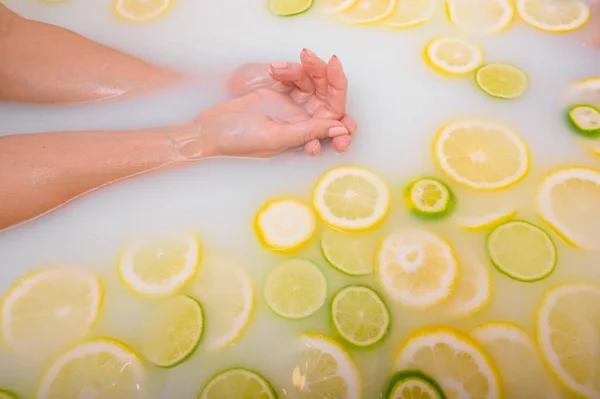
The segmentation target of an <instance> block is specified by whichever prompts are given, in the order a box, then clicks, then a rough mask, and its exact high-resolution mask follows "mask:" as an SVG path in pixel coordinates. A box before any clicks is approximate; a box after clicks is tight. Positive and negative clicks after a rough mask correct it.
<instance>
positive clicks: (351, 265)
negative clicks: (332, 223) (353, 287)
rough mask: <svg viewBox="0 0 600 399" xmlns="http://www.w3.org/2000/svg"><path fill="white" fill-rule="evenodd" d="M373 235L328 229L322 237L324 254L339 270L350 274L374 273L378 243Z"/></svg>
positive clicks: (363, 274)
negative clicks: (374, 260) (374, 259)
mask: <svg viewBox="0 0 600 399" xmlns="http://www.w3.org/2000/svg"><path fill="white" fill-rule="evenodd" d="M374 238H375V237H373V236H369V235H366V234H365V233H347V232H343V231H337V230H332V229H327V230H325V232H323V236H322V237H321V250H322V251H323V256H324V257H325V259H326V260H327V262H329V264H331V265H332V266H333V267H335V268H336V269H337V270H339V271H340V272H342V273H344V274H348V275H350V276H365V275H368V274H371V273H373V257H374V255H375V247H376V244H375V242H374Z"/></svg>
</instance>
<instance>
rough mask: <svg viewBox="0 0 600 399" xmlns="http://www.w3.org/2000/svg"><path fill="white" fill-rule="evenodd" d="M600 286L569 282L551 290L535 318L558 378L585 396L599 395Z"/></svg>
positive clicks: (541, 342)
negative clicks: (599, 305)
mask: <svg viewBox="0 0 600 399" xmlns="http://www.w3.org/2000/svg"><path fill="white" fill-rule="evenodd" d="M599 303H600V287H597V286H593V285H589V284H567V285H563V286H559V287H556V288H554V289H551V290H550V291H548V292H547V293H546V294H545V296H544V298H543V299H542V303H541V305H540V307H539V310H538V313H537V317H536V330H537V331H536V332H537V342H538V345H539V347H540V349H541V351H542V356H543V357H544V359H545V360H546V362H547V364H548V365H549V366H550V368H551V370H552V371H553V373H554V375H555V376H556V377H557V378H558V380H559V381H560V382H561V383H562V384H563V385H564V386H565V387H567V388H569V389H570V390H571V391H573V392H575V393H577V394H578V395H579V396H581V397H584V398H589V399H592V398H594V399H595V398H600V367H598V359H600V308H599V307H598V304H599Z"/></svg>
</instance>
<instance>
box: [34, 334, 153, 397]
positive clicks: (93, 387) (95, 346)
mask: <svg viewBox="0 0 600 399" xmlns="http://www.w3.org/2000/svg"><path fill="white" fill-rule="evenodd" d="M144 378H145V377H144V368H143V365H142V363H141V362H140V360H139V359H138V358H137V356H136V355H135V353H134V352H133V351H131V349H129V348H127V347H126V346H125V345H123V344H121V343H119V342H117V341H114V340H110V339H96V340H92V341H89V342H85V343H82V344H79V345H78V346H76V347H75V348H73V349H71V350H70V351H68V352H66V353H65V354H63V355H61V356H60V357H59V358H58V359H56V360H55V361H54V363H52V365H51V366H50V368H49V369H48V371H47V372H46V373H45V374H44V376H43V378H42V382H41V384H40V386H39V388H38V394H37V398H38V399H59V398H61V399H63V398H127V399H137V398H144V390H145V382H144Z"/></svg>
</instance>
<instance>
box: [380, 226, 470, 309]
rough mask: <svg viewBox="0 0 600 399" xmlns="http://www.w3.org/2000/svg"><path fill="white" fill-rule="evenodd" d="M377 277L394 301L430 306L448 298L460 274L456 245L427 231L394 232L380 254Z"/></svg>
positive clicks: (413, 305) (420, 306) (414, 305)
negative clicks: (455, 250) (454, 246)
mask: <svg viewBox="0 0 600 399" xmlns="http://www.w3.org/2000/svg"><path fill="white" fill-rule="evenodd" d="M376 270H377V277H378V278H379V281H380V283H381V285H382V286H383V288H384V289H385V291H386V292H387V294H388V295H390V297H392V298H393V299H394V300H396V301H399V302H402V303H403V304H404V305H406V306H410V307H417V308H426V307H429V306H433V305H435V304H437V303H439V302H441V301H443V300H444V299H446V298H448V297H449V296H450V294H451V292H452V288H453V286H454V283H455V281H456V277H457V275H458V262H457V260H456V257H455V255H454V250H453V249H452V246H451V245H450V244H449V243H448V242H447V241H446V240H444V239H443V238H441V237H440V236H438V235H436V234H434V233H430V232H428V231H425V230H401V231H398V232H395V233H392V234H390V235H389V236H388V237H387V238H386V239H385V240H384V241H383V244H382V245H381V249H380V250H379V253H378V254H377V268H376Z"/></svg>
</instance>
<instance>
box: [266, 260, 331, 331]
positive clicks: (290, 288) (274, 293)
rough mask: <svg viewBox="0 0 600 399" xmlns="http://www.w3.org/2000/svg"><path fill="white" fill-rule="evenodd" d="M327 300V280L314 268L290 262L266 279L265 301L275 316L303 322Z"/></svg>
mask: <svg viewBox="0 0 600 399" xmlns="http://www.w3.org/2000/svg"><path fill="white" fill-rule="evenodd" d="M326 298H327V280H326V279H325V275H324V274H323V272H322V271H321V269H319V267H318V266H317V265H315V264H314V263H312V262H311V261H308V260H304V259H290V260H287V261H285V262H283V263H282V264H280V265H279V266H277V267H276V268H275V269H274V270H273V271H272V272H271V273H270V274H269V276H267V281H266V282H265V299H266V301H267V304H268V305H269V307H270V308H271V310H273V312H275V313H276V314H277V315H279V316H281V317H284V318H286V319H302V318H305V317H308V316H310V315H312V314H313V313H315V312H316V311H317V310H319V309H320V308H321V307H322V306H323V304H324V303H325V299H326Z"/></svg>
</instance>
